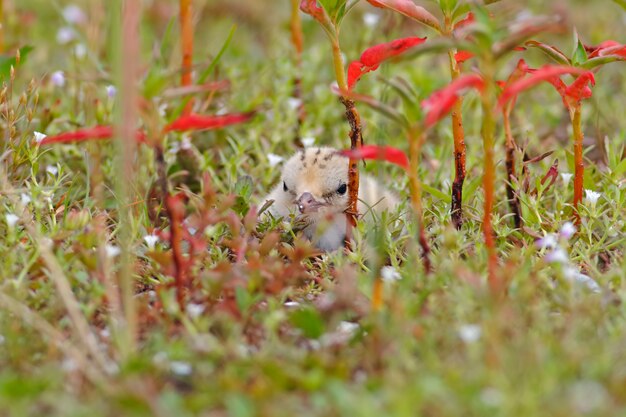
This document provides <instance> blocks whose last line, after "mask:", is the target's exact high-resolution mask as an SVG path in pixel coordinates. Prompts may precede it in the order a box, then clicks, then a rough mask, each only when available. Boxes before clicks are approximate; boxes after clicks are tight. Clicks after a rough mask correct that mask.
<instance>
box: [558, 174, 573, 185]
mask: <svg viewBox="0 0 626 417" xmlns="http://www.w3.org/2000/svg"><path fill="white" fill-rule="evenodd" d="M573 176H574V174H570V173H569V172H561V179H562V180H563V184H564V185H565V186H566V187H567V185H568V184H569V182H570V181H571V179H572V177H573Z"/></svg>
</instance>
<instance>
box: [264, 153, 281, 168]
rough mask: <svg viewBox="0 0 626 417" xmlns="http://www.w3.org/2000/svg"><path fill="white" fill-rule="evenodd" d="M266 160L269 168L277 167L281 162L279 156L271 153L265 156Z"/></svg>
mask: <svg viewBox="0 0 626 417" xmlns="http://www.w3.org/2000/svg"><path fill="white" fill-rule="evenodd" d="M267 160H268V161H269V163H270V166H271V167H275V166H276V165H278V164H280V163H281V162H283V157H282V156H279V155H276V154H273V153H270V154H268V155H267Z"/></svg>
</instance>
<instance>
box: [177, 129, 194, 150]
mask: <svg viewBox="0 0 626 417" xmlns="http://www.w3.org/2000/svg"><path fill="white" fill-rule="evenodd" d="M192 146H193V145H192V144H191V136H190V135H189V133H185V134H183V136H182V138H181V140H180V149H182V150H185V151H188V150H189V149H191V148H192Z"/></svg>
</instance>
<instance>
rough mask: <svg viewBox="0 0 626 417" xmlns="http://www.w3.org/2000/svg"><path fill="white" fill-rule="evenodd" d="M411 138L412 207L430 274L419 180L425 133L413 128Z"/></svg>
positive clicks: (410, 176)
mask: <svg viewBox="0 0 626 417" xmlns="http://www.w3.org/2000/svg"><path fill="white" fill-rule="evenodd" d="M408 133H409V134H408V136H409V172H408V174H409V189H410V194H411V206H412V208H413V213H414V216H415V219H416V221H417V229H418V241H419V245H420V247H421V249H422V259H423V260H424V270H425V271H426V273H427V274H428V273H430V272H431V270H432V265H431V262H430V245H429V244H428V239H427V237H426V230H425V228H424V209H423V207H422V186H421V184H420V180H419V173H418V169H419V165H420V159H421V149H422V143H424V132H423V131H422V132H420V131H418V129H417V128H411V129H409V132H408Z"/></svg>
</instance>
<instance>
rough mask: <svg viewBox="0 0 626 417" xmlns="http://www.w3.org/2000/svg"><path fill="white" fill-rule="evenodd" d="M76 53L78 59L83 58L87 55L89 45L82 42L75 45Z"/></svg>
mask: <svg viewBox="0 0 626 417" xmlns="http://www.w3.org/2000/svg"><path fill="white" fill-rule="evenodd" d="M74 55H76V58H78V59H83V58H84V57H85V55H87V47H86V46H85V45H84V44H82V43H79V44H77V45H76V46H75V47H74Z"/></svg>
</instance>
